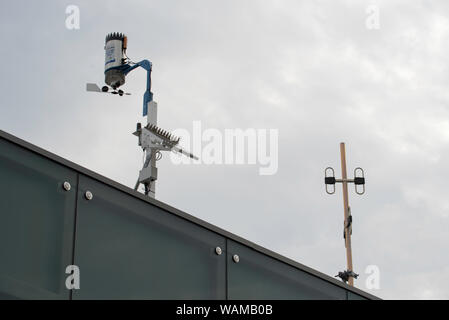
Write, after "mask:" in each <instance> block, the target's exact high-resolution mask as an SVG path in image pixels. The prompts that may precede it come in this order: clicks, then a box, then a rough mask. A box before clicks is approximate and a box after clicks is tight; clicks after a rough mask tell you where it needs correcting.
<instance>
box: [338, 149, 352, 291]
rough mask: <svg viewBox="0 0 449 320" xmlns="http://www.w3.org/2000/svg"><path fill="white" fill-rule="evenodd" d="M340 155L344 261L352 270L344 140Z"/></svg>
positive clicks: (350, 280)
mask: <svg viewBox="0 0 449 320" xmlns="http://www.w3.org/2000/svg"><path fill="white" fill-rule="evenodd" d="M340 155H341V176H342V179H343V205H344V210H345V215H344V217H345V221H344V230H345V247H346V262H347V265H348V271H352V249H351V232H350V228H347V227H346V226H347V225H348V217H349V201H348V183H347V182H346V181H347V179H348V177H347V172H346V150H345V143H344V142H341V143H340ZM349 285H350V286H354V278H353V277H349Z"/></svg>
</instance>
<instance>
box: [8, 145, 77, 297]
mask: <svg viewBox="0 0 449 320" xmlns="http://www.w3.org/2000/svg"><path fill="white" fill-rule="evenodd" d="M76 180H77V174H76V172H75V171H73V170H70V169H67V168H66V167H63V166H61V165H59V164H57V163H55V162H53V161H50V160H48V159H45V158H43V157H42V156H40V155H38V154H35V153H33V152H30V151H28V150H26V149H23V148H22V147H19V146H17V145H15V144H12V143H10V142H8V141H6V140H3V139H0V195H1V198H0V213H1V214H0V292H1V293H2V294H4V295H5V296H7V297H10V298H20V299H68V298H69V294H70V291H69V290H67V289H66V287H65V278H66V274H65V268H66V267H67V266H68V265H70V264H72V244H73V227H74V214H75V201H76V184H77V181H76ZM64 181H67V182H70V184H71V186H72V188H71V190H70V191H65V190H63V188H62V184H63V182H64Z"/></svg>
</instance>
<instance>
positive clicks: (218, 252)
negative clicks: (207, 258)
mask: <svg viewBox="0 0 449 320" xmlns="http://www.w3.org/2000/svg"><path fill="white" fill-rule="evenodd" d="M215 253H216V254H218V255H219V256H220V255H221V253H222V251H221V248H220V247H216V248H215Z"/></svg>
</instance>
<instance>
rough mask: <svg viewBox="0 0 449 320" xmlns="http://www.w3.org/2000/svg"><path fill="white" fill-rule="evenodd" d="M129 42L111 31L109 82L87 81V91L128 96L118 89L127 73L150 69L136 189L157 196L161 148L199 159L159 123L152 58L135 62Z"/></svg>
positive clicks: (139, 133)
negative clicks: (152, 90)
mask: <svg viewBox="0 0 449 320" xmlns="http://www.w3.org/2000/svg"><path fill="white" fill-rule="evenodd" d="M127 45H128V38H127V37H126V36H125V35H124V34H122V33H110V34H108V35H107V36H106V41H105V47H104V49H105V67H104V69H105V70H104V74H105V82H106V84H107V85H106V86H103V87H102V88H101V89H100V88H99V86H98V85H96V84H95V83H87V84H86V90H87V91H92V92H103V93H111V94H115V95H118V96H123V95H129V94H130V93H127V92H123V91H122V90H121V89H118V88H119V87H120V86H122V85H124V84H125V77H126V75H127V74H128V73H130V72H131V71H133V70H135V69H136V68H138V67H141V68H143V69H145V70H146V71H147V86H146V91H145V93H144V95H143V111H142V115H143V116H144V117H145V116H146V117H147V125H145V126H142V124H141V123H137V129H136V131H135V132H134V133H133V134H134V135H135V136H137V137H138V139H139V140H138V145H139V146H141V147H142V149H143V152H144V154H145V161H144V165H143V168H142V170H140V172H139V177H138V179H137V182H136V185H135V187H134V189H135V190H137V189H138V188H139V186H140V184H143V186H144V190H145V191H144V192H145V195H149V196H150V197H152V198H154V197H155V192H156V180H157V177H158V175H157V167H156V161H157V160H159V159H161V157H162V154H161V151H173V152H177V153H180V154H183V155H186V156H188V157H190V158H193V159H196V160H198V158H197V157H195V156H194V155H193V154H191V153H189V152H186V151H184V150H183V149H181V148H180V147H178V144H179V141H180V138H178V137H176V136H174V135H173V134H171V133H170V132H168V131H166V130H164V129H162V128H159V127H158V126H157V103H156V102H155V101H154V100H153V93H152V92H151V69H152V63H151V62H150V61H149V60H142V61H140V62H136V63H135V62H133V61H132V60H131V59H129V57H128V56H127V55H126V49H127ZM110 89H112V91H110Z"/></svg>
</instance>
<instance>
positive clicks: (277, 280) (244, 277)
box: [227, 240, 346, 300]
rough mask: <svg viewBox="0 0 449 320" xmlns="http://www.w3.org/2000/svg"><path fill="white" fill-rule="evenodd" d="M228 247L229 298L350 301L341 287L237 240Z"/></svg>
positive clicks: (229, 243) (230, 241)
mask: <svg viewBox="0 0 449 320" xmlns="http://www.w3.org/2000/svg"><path fill="white" fill-rule="evenodd" d="M227 246H228V248H227V251H228V252H227V259H228V298H229V299H233V300H235V299H260V300H263V299H270V300H271V299H273V300H277V299H285V300H289V299H340V300H345V299H346V291H345V290H344V289H343V288H341V287H338V286H336V285H334V284H331V283H329V282H326V281H323V280H320V279H318V278H316V277H314V276H312V275H310V274H308V273H306V272H304V271H302V270H299V269H297V268H294V267H292V266H289V265H287V264H285V263H282V262H280V261H278V260H276V259H274V258H271V257H268V256H266V255H264V254H261V253H259V252H257V251H256V250H253V249H251V248H249V247H247V246H245V245H242V244H239V243H237V242H235V241H232V240H228V243H227ZM234 255H238V256H239V262H238V263H236V262H235V261H234V260H233V256H234Z"/></svg>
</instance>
